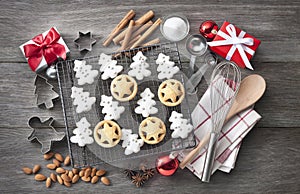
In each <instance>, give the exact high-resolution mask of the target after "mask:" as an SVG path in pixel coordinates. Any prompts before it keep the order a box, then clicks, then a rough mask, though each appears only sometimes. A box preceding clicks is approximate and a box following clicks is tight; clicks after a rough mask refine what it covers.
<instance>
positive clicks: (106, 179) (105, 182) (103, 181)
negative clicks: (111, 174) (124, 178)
mask: <svg viewBox="0 0 300 194" xmlns="http://www.w3.org/2000/svg"><path fill="white" fill-rule="evenodd" d="M101 182H102V183H103V184H104V185H107V186H108V185H110V180H109V179H108V178H107V177H105V176H103V177H101Z"/></svg>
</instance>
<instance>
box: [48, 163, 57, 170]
mask: <svg viewBox="0 0 300 194" xmlns="http://www.w3.org/2000/svg"><path fill="white" fill-rule="evenodd" d="M46 167H47V168H48V169H50V170H55V169H56V167H57V166H56V165H55V164H47V166H46Z"/></svg>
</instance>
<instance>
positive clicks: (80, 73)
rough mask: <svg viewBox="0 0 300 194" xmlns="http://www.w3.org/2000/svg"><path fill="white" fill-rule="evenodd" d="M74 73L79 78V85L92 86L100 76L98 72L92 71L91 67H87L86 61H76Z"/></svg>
mask: <svg viewBox="0 0 300 194" xmlns="http://www.w3.org/2000/svg"><path fill="white" fill-rule="evenodd" d="M74 71H75V72H76V75H75V77H76V78H78V85H80V86H82V85H84V84H92V83H93V82H94V79H95V77H97V76H98V71H97V70H92V66H91V65H87V64H86V61H84V60H83V61H79V60H75V61H74Z"/></svg>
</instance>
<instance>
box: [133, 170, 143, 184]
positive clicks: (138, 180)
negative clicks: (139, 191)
mask: <svg viewBox="0 0 300 194" xmlns="http://www.w3.org/2000/svg"><path fill="white" fill-rule="evenodd" d="M132 183H133V184H135V186H136V187H140V186H142V185H143V184H144V183H145V177H144V176H143V175H142V174H141V173H137V174H136V175H135V176H132Z"/></svg>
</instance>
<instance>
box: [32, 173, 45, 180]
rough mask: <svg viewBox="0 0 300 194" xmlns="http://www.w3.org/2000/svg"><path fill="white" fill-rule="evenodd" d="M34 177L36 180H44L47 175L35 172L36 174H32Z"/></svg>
mask: <svg viewBox="0 0 300 194" xmlns="http://www.w3.org/2000/svg"><path fill="white" fill-rule="evenodd" d="M34 179H35V180H36V181H44V180H46V179H47V177H46V176H45V175H43V174H36V175H35V176H34Z"/></svg>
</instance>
